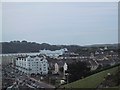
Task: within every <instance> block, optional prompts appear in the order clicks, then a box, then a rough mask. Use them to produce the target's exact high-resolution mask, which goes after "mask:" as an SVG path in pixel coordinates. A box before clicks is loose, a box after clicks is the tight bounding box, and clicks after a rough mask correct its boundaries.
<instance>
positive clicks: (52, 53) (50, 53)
mask: <svg viewBox="0 0 120 90" xmlns="http://www.w3.org/2000/svg"><path fill="white" fill-rule="evenodd" d="M66 51H68V50H67V48H64V49H60V50H55V51H51V50H45V49H44V50H40V54H44V55H46V56H49V57H58V56H59V55H63V54H64V53H65V52H66Z"/></svg>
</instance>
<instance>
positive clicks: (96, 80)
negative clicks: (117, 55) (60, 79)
mask: <svg viewBox="0 0 120 90" xmlns="http://www.w3.org/2000/svg"><path fill="white" fill-rule="evenodd" d="M117 70H118V66H117V67H114V68H111V69H108V70H105V71H101V72H99V73H96V74H93V75H91V76H88V77H86V78H84V79H81V80H78V81H75V82H72V83H69V84H66V85H63V86H62V87H65V88H96V87H97V86H98V85H99V84H100V83H101V82H102V81H103V80H104V78H105V77H106V76H107V73H111V74H115V73H116V72H117Z"/></svg>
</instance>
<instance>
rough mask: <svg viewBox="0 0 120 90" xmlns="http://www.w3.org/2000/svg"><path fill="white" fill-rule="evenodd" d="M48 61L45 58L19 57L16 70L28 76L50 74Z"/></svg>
mask: <svg viewBox="0 0 120 90" xmlns="http://www.w3.org/2000/svg"><path fill="white" fill-rule="evenodd" d="M48 67H49V65H48V61H47V60H46V58H45V57H43V56H19V57H17V58H16V69H18V70H20V71H22V72H23V73H26V74H29V75H31V74H42V75H46V74H48Z"/></svg>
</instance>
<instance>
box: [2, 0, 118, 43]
mask: <svg viewBox="0 0 120 90" xmlns="http://www.w3.org/2000/svg"><path fill="white" fill-rule="evenodd" d="M13 40H20V41H21V40H27V41H34V42H38V43H49V44H54V45H63V44H64V45H71V44H72V45H91V44H111V43H117V42H118V3H117V2H107V3H105V2H103V3H100V2H57V3H55V2H39V3H35V2H31V3H28V2H27V3H25V2H22V3H20V2H19V3H18V2H16V3H15V2H14V3H13V2H11V3H8V2H7V3H3V4H2V41H13Z"/></svg>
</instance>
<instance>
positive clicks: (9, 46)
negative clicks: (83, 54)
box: [1, 41, 80, 54]
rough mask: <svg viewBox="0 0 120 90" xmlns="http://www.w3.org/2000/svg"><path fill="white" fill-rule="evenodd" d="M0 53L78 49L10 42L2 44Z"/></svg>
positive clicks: (67, 46) (73, 46)
mask: <svg viewBox="0 0 120 90" xmlns="http://www.w3.org/2000/svg"><path fill="white" fill-rule="evenodd" d="M1 44H2V53H3V54H7V53H29V52H39V50H43V49H46V50H58V49H61V48H67V49H68V50H69V51H76V50H77V49H79V48H80V46H77V45H50V44H47V43H42V44H39V43H36V42H27V41H11V42H2V43H1Z"/></svg>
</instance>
